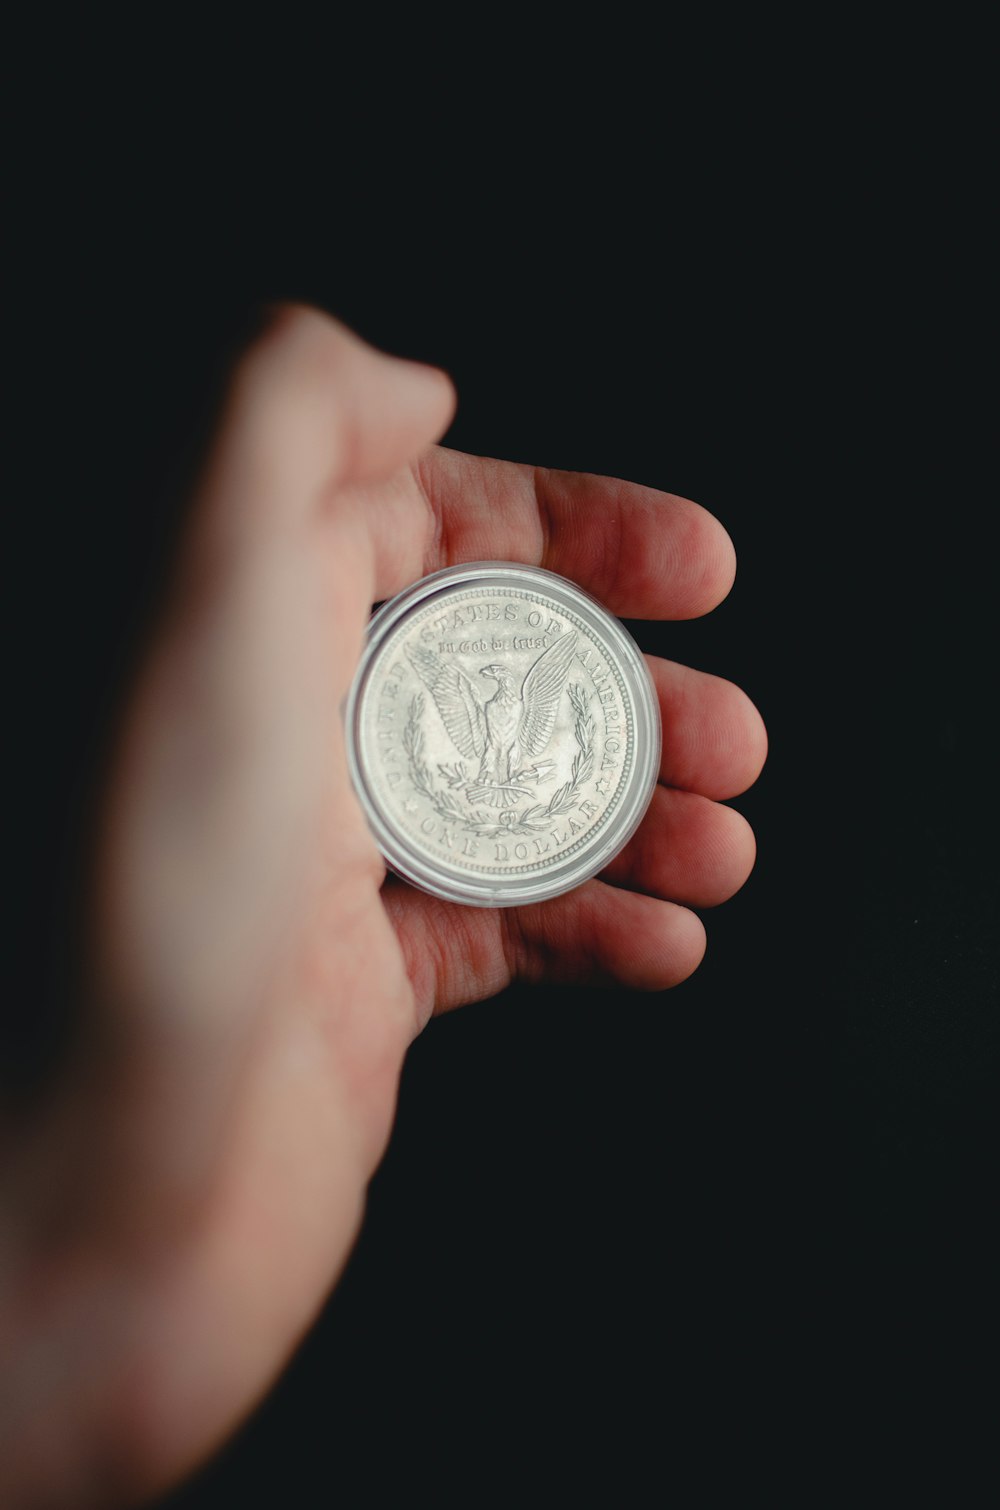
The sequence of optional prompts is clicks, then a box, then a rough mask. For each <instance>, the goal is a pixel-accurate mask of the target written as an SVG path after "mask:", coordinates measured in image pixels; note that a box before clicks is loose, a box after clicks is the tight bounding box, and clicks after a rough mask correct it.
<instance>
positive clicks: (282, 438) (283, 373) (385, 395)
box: [200, 304, 455, 546]
mask: <svg viewBox="0 0 1000 1510" xmlns="http://www.w3.org/2000/svg"><path fill="white" fill-rule="evenodd" d="M454 408H455V393H454V389H453V387H452V384H451V381H450V379H449V378H448V377H447V376H446V375H445V374H444V373H443V372H441V371H439V370H438V369H437V368H434V367H428V366H425V365H424V364H422V363H419V362H411V361H406V360H403V359H401V358H398V357H392V356H387V355H385V354H384V353H382V352H379V351H376V350H375V349H374V348H373V347H371V346H369V345H368V344H367V343H366V342H364V341H363V340H361V339H360V338H359V337H358V336H357V335H355V334H354V333H353V332H352V331H349V330H348V329H347V328H346V327H345V326H344V325H342V324H340V323H339V321H337V320H334V319H331V318H330V317H329V316H328V315H325V314H323V313H321V312H320V311H319V310H315V309H311V308H307V307H305V306H303V305H296V304H284V305H279V306H276V307H275V308H273V309H272V310H271V311H270V313H269V317H268V320H267V324H266V326H265V328H264V330H263V332H262V333H261V335H259V336H258V337H257V339H256V340H255V342H254V343H253V345H252V346H251V347H250V349H249V350H248V351H247V352H246V354H245V355H244V357H243V359H242V361H241V362H240V363H239V365H238V367H237V368H236V371H235V373H234V375H233V379H232V381H231V383H230V387H229V393H228V396H227V399H226V402H225V404H224V407H223V413H222V417H221V423H220V425H219V428H218V432H217V440H216V442H215V444H214V446H213V449H212V453H211V455H210V457H209V461H208V466H207V467H206V469H205V472H204V474H203V480H202V488H201V494H202V501H203V503H204V509H203V513H204V514H205V515H206V516H207V517H205V518H204V519H202V520H201V521H200V522H201V523H202V524H203V525H204V526H205V527H206V528H207V529H208V530H209V532H210V533H211V534H212V535H215V536H218V537H221V538H220V539H219V542H218V543H219V544H221V545H223V546H229V545H231V544H232V543H233V542H234V537H235V538H240V537H242V538H245V536H246V532H247V531H248V530H249V531H254V530H255V529H257V528H260V529H262V530H265V531H271V530H275V529H277V530H279V531H284V530H285V529H287V528H288V527H289V526H291V527H294V526H295V524H297V523H301V522H303V519H304V518H307V517H308V515H309V514H310V513H312V512H318V511H319V510H320V509H321V507H322V505H323V503H324V500H326V499H328V497H329V494H330V491H331V489H333V488H339V487H343V486H345V485H349V484H354V483H365V482H371V481H376V480H378V479H381V478H384V477H389V476H390V475H391V474H392V473H394V472H395V471H397V470H398V469H399V468H400V467H401V466H403V465H404V464H405V463H406V462H408V461H411V460H412V459H413V458H414V457H416V456H417V455H419V453H420V452H421V451H422V450H424V449H425V447H426V446H428V445H430V444H431V443H432V442H433V441H436V440H438V439H440V437H441V435H442V434H443V433H444V431H445V430H446V429H447V427H448V425H449V423H450V421H451V418H452V415H453V413H454Z"/></svg>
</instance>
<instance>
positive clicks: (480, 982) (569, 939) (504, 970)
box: [382, 878, 705, 1024]
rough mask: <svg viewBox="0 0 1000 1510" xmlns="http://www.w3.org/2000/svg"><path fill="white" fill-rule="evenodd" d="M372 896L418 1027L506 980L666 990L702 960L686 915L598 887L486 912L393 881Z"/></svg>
mask: <svg viewBox="0 0 1000 1510" xmlns="http://www.w3.org/2000/svg"><path fill="white" fill-rule="evenodd" d="M382 896H383V900H384V902H385V905H386V909H387V911H388V913H389V916H390V918H391V920H392V923H393V925H394V927H395V929H396V934H397V937H398V939H399V943H400V947H401V949H402V951H403V956H404V959H405V961H406V965H407V970H408V972H409V975H410V979H411V982H412V985H413V988H414V991H415V993H416V998H417V1013H418V1021H419V1023H420V1024H423V1023H424V1022H426V1020H427V1018H428V1017H430V1016H431V1015H432V1013H434V1012H446V1011H448V1010H450V1008H452V1007H456V1006H460V1005H461V1004H462V1003H464V1002H470V1001H481V1000H483V999H484V998H486V997H488V996H493V995H495V994H496V992H498V991H502V990H503V989H504V987H506V986H508V985H510V984H511V982H512V981H526V982H535V983H541V982H544V981H558V982H564V983H574V982H575V983H579V984H582V985H609V984H613V985H618V986H623V987H625V988H626V989H628V990H635V991H662V990H666V989H667V988H668V987H670V986H675V985H678V984H679V983H680V982H681V981H682V980H685V979H686V978H687V976H689V975H690V974H691V973H692V972H693V971H694V970H696V969H697V968H698V965H699V964H700V963H701V960H702V957H703V955H704V952H705V930H704V927H703V926H702V923H701V921H700V919H699V918H698V917H696V916H695V914H694V913H693V912H691V911H689V910H688V909H687V908H686V907H681V906H678V905H677V904H676V903H674V902H664V901H660V900H658V899H657V898H655V897H650V896H645V895H642V894H640V893H638V892H633V891H627V890H625V889H623V888H620V887H614V886H609V885H607V884H606V883H605V882H603V881H588V882H587V883H586V884H585V885H584V886H580V887H578V888H577V889H576V890H575V891H571V892H567V894H566V895H565V896H562V897H555V898H553V900H551V901H548V902H539V903H537V904H535V905H533V906H530V907H519V908H498V909H495V910H490V909H485V908H484V909H479V908H474V907H458V906H455V905H454V904H452V903H449V902H441V901H439V900H437V899H436V898H434V897H430V896H426V895H424V894H423V893H422V892H418V891H414V890H413V889H412V888H410V887H409V886H406V885H404V884H403V883H402V882H399V881H396V880H395V879H394V878H390V879H389V880H388V881H387V882H386V885H385V887H384V888H383V892H382Z"/></svg>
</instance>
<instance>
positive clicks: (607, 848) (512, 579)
mask: <svg viewBox="0 0 1000 1510" xmlns="http://www.w3.org/2000/svg"><path fill="white" fill-rule="evenodd" d="M496 578H498V579H499V581H500V583H501V584H502V583H504V582H506V583H511V584H513V585H516V586H521V587H529V588H530V587H534V588H536V589H537V590H538V591H539V592H542V593H545V594H547V595H549V596H552V597H555V598H557V599H558V597H559V595H560V594H564V595H565V597H566V598H567V600H568V603H569V605H571V606H572V608H573V609H574V610H575V611H577V612H579V613H580V614H581V616H582V617H583V618H585V619H586V618H587V617H588V615H589V616H590V618H592V619H593V620H595V621H596V622H595V628H596V630H597V631H598V634H599V636H603V637H604V638H605V639H607V640H608V642H609V645H610V648H612V649H613V650H614V651H615V654H616V658H617V661H618V668H619V671H620V673H621V675H622V677H623V680H624V681H625V682H626V683H627V685H628V687H629V690H630V692H631V694H632V701H633V705H634V716H635V728H634V734H633V737H634V740H635V749H634V768H633V773H632V781H631V783H630V786H629V788H628V790H627V791H626V792H625V794H624V795H623V797H622V799H621V805H620V807H619V810H618V813H617V814H616V815H614V816H613V817H612V819H611V820H610V823H609V825H608V833H607V834H606V835H605V838H604V840H603V841H602V842H600V843H597V844H595V845H594V847H593V849H588V850H586V851H585V853H584V854H583V855H582V856H580V857H579V859H578V860H577V862H576V864H575V865H573V864H570V865H567V866H557V867H555V868H554V869H553V870H552V871H547V872H545V873H544V874H543V875H542V876H539V875H538V874H537V872H536V874H535V877H534V879H533V880H532V881H531V882H528V881H525V880H523V879H521V878H517V877H515V876H510V877H507V878H504V877H502V876H501V877H499V878H497V879H496V880H495V881H489V882H486V881H483V880H471V879H466V878H465V873H463V876H462V877H461V878H458V877H454V876H453V875H452V874H448V873H442V872H443V870H444V867H443V864H439V863H438V862H434V863H433V864H431V863H429V862H428V861H427V858H426V856H425V855H422V854H421V853H420V851H418V850H417V849H416V848H415V846H414V845H413V844H412V842H411V841H410V840H409V839H408V838H407V836H406V835H405V833H404V831H403V830H401V829H400V828H398V827H396V826H394V825H393V824H392V823H391V822H390V816H391V815H388V814H387V813H386V811H385V809H384V807H383V806H382V804H381V802H380V801H379V800H378V796H377V793H376V791H375V789H374V786H373V785H372V784H371V783H370V782H369V780H368V777H367V774H366V771H365V760H364V758H363V756H362V753H361V728H360V710H361V704H362V700H363V697H364V693H365V690H366V688H367V685H368V681H369V678H370V675H371V672H372V670H373V667H374V665H375V663H376V661H377V659H378V657H379V654H380V651H381V649H382V647H383V645H384V643H385V641H386V640H387V639H388V638H389V636H390V635H391V634H392V633H393V632H394V631H395V630H396V629H397V628H398V627H399V626H400V624H401V622H402V621H403V620H404V619H405V618H406V617H407V616H408V615H409V614H411V613H412V612H413V611H414V610H415V609H416V608H418V607H423V606H424V604H425V603H426V601H427V600H428V599H429V598H431V597H433V596H436V595H438V594H440V593H442V592H444V591H449V590H450V589H451V588H452V587H453V586H454V585H456V584H461V585H463V586H472V585H474V584H475V583H477V582H479V583H481V582H485V581H488V580H489V579H496ZM344 725H345V735H346V745H347V760H348V769H349V771H350V776H351V781H352V784H353V786H354V790H355V792H356V794H357V797H358V800H359V802H360V804H361V807H362V811H363V812H364V814H365V818H366V821H367V823H368V826H369V829H370V830H371V832H372V834H373V836H374V838H375V841H376V843H377V844H378V847H379V850H380V851H381V853H382V856H383V858H384V859H385V862H386V864H387V866H388V867H389V868H390V869H391V870H392V871H393V872H394V873H395V874H396V875H398V876H400V877H401V878H402V879H403V880H405V881H409V882H411V883H412V884H413V885H415V886H418V887H419V888H420V889H421V890H422V891H426V892H428V893H429V894H430V895H432V896H436V897H439V898H441V899H442V900H444V901H448V902H459V903H461V904H463V905H464V906H470V907H519V906H523V905H525V904H526V903H528V902H538V901H547V900H549V899H550V898H552V897H557V896H563V895H565V893H566V892H569V891H573V890H574V889H575V888H576V887H577V886H580V885H582V884H583V882H584V881H587V880H589V879H591V877H593V876H595V875H597V874H599V872H600V871H602V870H604V869H605V867H606V866H607V865H609V864H610V862H611V861H612V860H613V859H614V857H615V855H617V854H619V853H620V851H621V850H622V849H623V848H624V846H625V845H626V844H627V843H628V841H629V839H631V837H632V835H633V834H634V833H635V831H636V829H637V828H638V826H639V824H640V823H641V822H642V819H643V817H644V816H645V813H646V811H647V809H648V807H649V804H650V802H651V801H652V797H653V793H654V791H655V790H656V783H657V778H658V775H659V767H660V749H661V744H662V727H661V720H660V710H659V703H658V700H657V697H656V691H655V688H654V686H653V679H652V677H651V676H650V673H649V668H648V666H647V665H646V662H645V659H644V658H643V654H642V651H641V650H640V648H639V646H638V645H637V644H636V642H635V640H634V638H633V637H632V635H631V634H630V633H629V631H628V630H627V629H626V628H625V626H624V624H622V622H621V620H620V619H618V618H616V617H615V616H614V614H612V613H611V612H610V611H609V610H608V609H607V608H605V607H604V605H603V603H601V602H600V601H599V600H598V599H597V598H595V597H594V596H593V594H592V593H589V592H587V591H586V589H585V588H582V587H579V586H578V585H577V584H576V583H575V582H572V581H570V580H569V578H567V577H562V576H559V574H558V573H556V572H551V571H549V570H547V568H545V567H542V566H528V565H522V564H520V563H518V562H511V561H473V562H468V563H466V564H463V565H458V566H445V567H442V568H441V569H440V570H439V571H435V572H431V573H429V575H428V576H426V577H421V578H420V580H419V581H417V582H414V583H412V584H411V585H410V586H409V587H406V588H404V589H403V590H402V592H399V593H397V594H396V595H395V596H394V597H392V598H389V599H387V601H386V602H385V603H383V604H382V605H381V606H380V607H379V608H378V609H376V611H375V612H374V613H373V615H372V617H371V619H370V620H369V622H368V628H367V631H366V636H365V645H364V648H363V650H362V653H361V657H360V660H359V662H358V667H357V670H356V672H355V675H354V680H353V681H352V683H351V688H350V691H349V693H348V696H347V702H346V705H345V710H344Z"/></svg>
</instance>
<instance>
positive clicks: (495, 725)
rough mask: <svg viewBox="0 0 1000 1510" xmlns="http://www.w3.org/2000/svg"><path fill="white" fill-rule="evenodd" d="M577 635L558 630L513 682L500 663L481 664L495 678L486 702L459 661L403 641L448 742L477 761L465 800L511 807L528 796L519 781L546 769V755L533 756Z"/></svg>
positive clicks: (546, 737) (546, 735)
mask: <svg viewBox="0 0 1000 1510" xmlns="http://www.w3.org/2000/svg"><path fill="white" fill-rule="evenodd" d="M576 642H577V636H576V633H575V631H573V632H571V633H569V634H566V635H562V636H560V638H559V639H557V640H556V642H555V644H554V645H550V646H549V648H548V649H547V650H545V651H543V652H542V654H541V655H540V656H539V657H538V659H537V660H536V661H534V662H533V663H532V665H531V666H530V667H529V668H528V672H527V675H526V676H525V677H524V680H523V681H522V682H521V685H520V687H518V686H517V683H516V679H515V677H514V676H513V675H512V673H511V672H510V671H509V670H507V669H506V668H505V667H503V666H500V665H497V664H496V663H492V664H490V665H488V666H483V667H482V668H481V670H480V672H479V675H480V676H483V677H488V678H490V679H491V680H493V681H495V682H496V684H497V690H496V691H495V692H494V694H493V696H492V697H490V698H488V699H487V700H486V701H485V702H481V701H480V699H479V695H478V693H477V691H476V687H475V684H474V683H473V682H472V680H471V679H470V678H469V677H468V676H467V675H466V674H465V672H464V671H463V670H462V669H461V667H459V666H457V665H455V664H454V663H442V662H441V661H440V660H439V659H438V657H437V656H436V655H435V654H434V652H433V651H432V650H428V649H426V648H424V647H423V646H411V647H409V648H408V650H407V655H408V657H409V660H410V664H411V665H412V666H413V669H414V671H415V672H416V673H417V675H418V676H419V678H420V680H421V681H422V682H423V684H424V686H425V687H426V688H427V689H428V691H429V692H430V694H431V697H432V698H433V699H434V703H435V705H436V707H437V710H438V712H439V713H440V715H441V721H442V723H443V724H444V727H445V729H446V730H447V732H448V736H449V738H450V739H451V742H452V744H453V745H454V746H455V748H456V750H457V751H458V753H459V754H460V755H462V756H464V757H465V759H466V760H470V761H474V760H478V762H479V772H478V776H477V778H476V779H475V780H474V781H470V782H468V783H467V784H465V790H466V796H467V798H468V800H469V802H471V803H484V804H485V805H486V806H487V807H495V808H501V809H506V808H511V807H515V806H516V805H517V803H518V802H519V801H520V799H521V798H522V797H528V796H530V795H531V789H530V787H528V786H525V785H524V783H525V782H526V781H530V782H532V783H537V782H539V781H544V780H545V779H546V778H547V777H548V776H550V775H551V771H552V766H553V762H551V761H542V762H540V763H539V757H540V756H541V755H543V754H544V752H545V749H546V747H547V746H548V743H549V741H550V739H551V738H552V731H553V729H554V727H555V721H556V712H557V709H558V706H559V699H560V697H561V696H562V693H563V690H564V688H565V686H566V679H567V677H568V676H569V670H570V666H571V664H572V660H573V653H574V651H575V649H576ZM526 762H531V764H526ZM463 784H464V783H463Z"/></svg>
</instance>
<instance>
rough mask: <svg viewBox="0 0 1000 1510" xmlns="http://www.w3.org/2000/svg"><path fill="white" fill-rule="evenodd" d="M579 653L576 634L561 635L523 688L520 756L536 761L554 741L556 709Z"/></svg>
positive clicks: (532, 668)
mask: <svg viewBox="0 0 1000 1510" xmlns="http://www.w3.org/2000/svg"><path fill="white" fill-rule="evenodd" d="M575 649H576V632H575V630H574V631H573V632H571V633H570V634H566V635H561V636H560V637H559V639H558V640H556V642H555V644H554V645H550V646H549V648H548V650H546V651H544V652H543V654H542V655H540V656H539V657H538V660H537V661H536V662H535V664H534V665H533V666H532V667H531V668H530V670H529V671H528V674H527V676H526V677H525V678H524V681H523V683H522V685H521V702H522V704H523V707H522V710H521V723H520V726H519V728H518V731H517V742H518V745H519V746H520V750H521V755H522V757H523V756H528V757H529V758H530V759H532V760H534V759H535V758H536V757H537V756H538V755H541V753H542V751H543V750H544V749H545V746H546V745H547V744H548V742H549V740H550V739H551V738H552V729H553V727H554V725H555V721H556V709H557V708H558V706H559V699H560V697H561V696H562V690H563V688H564V687H565V685H566V678H567V676H568V675H569V668H570V662H571V661H572V659H573V652H574V650H575Z"/></svg>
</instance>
